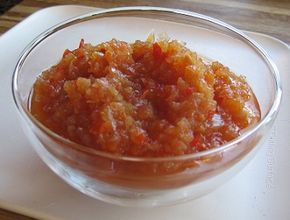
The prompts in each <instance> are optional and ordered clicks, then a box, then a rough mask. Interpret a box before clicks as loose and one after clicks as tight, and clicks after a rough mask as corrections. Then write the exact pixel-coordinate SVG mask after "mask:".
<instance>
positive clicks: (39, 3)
mask: <svg viewBox="0 0 290 220" xmlns="http://www.w3.org/2000/svg"><path fill="white" fill-rule="evenodd" d="M64 4H76V5H86V6H95V7H99V8H110V7H118V6H133V5H146V6H162V7H170V8H180V9H186V10H190V11H194V12H198V13H202V14H205V15H209V16H212V17H215V18H218V19H220V20H223V21H225V22H227V23H229V24H231V25H233V26H235V27H237V28H240V29H243V30H249V31H255V32H261V33H265V34H268V35H271V36H273V37H276V38H278V39H280V40H282V41H284V42H285V43H287V44H290V0H277V1H275V0H236V1H233V0H147V1H146V0H138V1H134V0H119V1H114V0H110V1H107V0H24V1H22V2H20V3H19V4H17V5H16V6H14V7H13V8H11V9H10V10H8V11H7V12H6V13H4V14H3V15H1V16H0V38H1V34H3V33H5V32H6V31H7V30H9V29H10V28H12V27H13V26H14V25H16V24H17V23H19V22H21V21H22V20H23V19H25V18H26V17H28V16H29V15H30V14H32V13H34V12H36V11H38V10H40V9H42V8H45V7H49V6H54V5H64ZM12 219H17V220H29V219H32V218H29V217H25V216H21V215H19V214H17V213H12V212H9V211H7V210H3V209H0V220H12Z"/></svg>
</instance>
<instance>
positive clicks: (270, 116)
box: [12, 6, 282, 162]
mask: <svg viewBox="0 0 290 220" xmlns="http://www.w3.org/2000/svg"><path fill="white" fill-rule="evenodd" d="M126 12H127V13H129V12H143V13H147V12H153V13H168V14H171V15H172V16H175V15H176V16H178V15H181V16H185V17H190V18H191V19H199V20H201V21H202V22H206V23H210V24H211V25H215V26H218V27H221V28H224V29H226V30H227V31H230V32H231V33H232V34H234V35H236V36H238V37H239V38H240V40H242V41H244V42H245V43H247V44H248V45H250V46H251V47H252V49H254V50H255V51H256V52H257V53H258V54H259V55H260V56H261V57H262V58H263V60H264V62H265V63H266V64H267V66H268V68H269V69H270V71H271V76H272V78H273V81H274V87H275V91H274V100H273V103H272V106H271V107H270V110H268V112H267V113H266V114H265V115H264V117H263V118H261V120H260V121H259V122H258V123H256V124H255V125H253V126H251V127H249V128H247V129H246V130H245V132H243V133H242V134H241V135H240V136H238V137H237V138H235V139H233V140H231V141H229V142H227V143H226V144H224V145H221V146H219V147H217V148H212V149H209V150H205V151H201V152H197V153H192V154H184V155H176V156H166V157H136V156H123V155H119V154H112V153H109V152H105V151H100V150H96V149H92V148H90V147H88V146H85V145H81V144H78V143H75V142H73V141H71V140H69V139H66V138H64V137H62V136H60V135H58V134H57V133H55V132H53V131H52V130H50V129H48V128H47V127H45V126H44V125H43V124H42V123H40V122H39V121H38V120H37V119H36V118H35V117H34V116H33V115H32V114H31V113H30V111H28V110H27V109H26V108H24V107H23V106H22V104H21V99H20V94H19V91H18V75H19V72H20V70H21V68H22V66H23V64H24V62H25V60H26V58H27V57H28V56H29V54H30V53H31V52H32V51H33V49H34V48H35V47H36V46H37V45H38V44H40V43H41V42H42V41H43V40H45V39H46V38H47V37H49V36H50V35H52V34H53V33H56V32H58V31H60V30H62V29H64V28H66V27H69V26H70V25H74V24H78V23H81V22H83V21H88V20H93V19H98V18H103V17H110V16H111V15H114V13H117V15H118V13H126ZM161 20H162V18H161ZM12 95H13V100H14V103H15V105H16V108H17V110H18V112H19V113H20V115H21V116H22V117H23V118H24V119H26V120H27V121H29V122H32V123H33V124H34V125H36V127H37V128H38V129H40V130H41V131H42V132H44V133H46V134H47V135H49V136H50V137H52V138H54V139H56V140H58V141H60V142H62V143H64V144H67V145H69V146H70V147H73V148H74V149H75V150H77V151H81V152H83V153H87V154H92V155H95V156H101V157H106V158H110V159H115V160H127V161H135V162H148V161H152V162H160V161H176V160H187V159H196V158H201V157H205V156H210V155H214V154H216V153H221V152H223V151H226V150H229V149H231V148H233V147H235V146H237V144H238V143H239V142H241V141H243V140H244V139H246V138H247V137H249V136H251V135H252V134H253V133H255V132H257V131H258V130H259V129H260V128H262V127H263V126H264V125H266V124H269V123H270V122H272V121H273V120H274V119H275V118H276V116H277V113H278V111H279V107H280V104H281V98H282V83H281V79H280V75H279V71H278V68H277V66H276V65H275V63H274V62H273V61H272V59H271V58H270V57H269V55H268V54H267V52H266V51H265V50H264V49H263V48H262V47H261V46H260V45H259V44H257V43H256V42H255V41H254V40H252V39H251V38H249V37H248V36H247V35H246V34H244V33H243V32H242V31H240V30H238V29H236V28H235V27H233V26H231V25H229V24H227V23H225V22H223V21H220V20H218V19H215V18H212V17H209V16H206V15H202V14H199V13H195V12H191V11H186V10H181V9H171V8H164V7H148V6H133V7H118V8H111V9H104V10H97V11H92V12H89V13H86V14H84V15H81V16H77V17H74V18H71V19H68V20H65V21H63V22H61V23H59V24H56V25H54V26H52V27H51V28H49V29H47V30H46V31H44V32H42V33H41V34H40V35H38V36H37V37H36V38H34V40H32V41H31V42H30V43H29V44H28V45H27V46H26V47H25V49H24V50H23V51H22V53H21V55H20V58H19V60H18V61H17V64H16V66H15V69H14V72H13V75H12Z"/></svg>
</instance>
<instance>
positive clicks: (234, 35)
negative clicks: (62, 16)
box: [12, 7, 282, 206]
mask: <svg viewBox="0 0 290 220" xmlns="http://www.w3.org/2000/svg"><path fill="white" fill-rule="evenodd" d="M151 32H154V33H156V34H160V33H166V34H167V35H168V36H169V37H170V38H172V39H178V40H180V41H184V42H186V44H187V47H189V48H191V49H192V50H195V51H197V53H199V54H200V55H202V56H204V57H207V58H209V59H210V60H218V61H220V62H221V63H223V64H225V65H227V66H229V67H230V69H231V70H233V71H234V72H236V73H237V74H243V75H245V76H246V77H247V81H248V83H249V84H250V85H251V87H252V89H253V91H254V93H255V94H256V96H257V99H258V101H259V104H260V108H261V112H262V119H261V121H260V122H259V123H258V124H256V125H255V126H253V127H251V128H249V129H247V130H246V131H245V132H244V133H243V134H242V135H241V136H240V137H239V138H237V139H235V140H233V141H231V142H229V143H227V144H226V145H223V146H221V147H219V148H216V149H212V150H208V151H204V152H200V153H195V154H189V155H183V156H175V157H162V158H140V157H124V156H116V155H112V154H109V153H105V152H100V151H97V150H93V149H90V148H88V147H86V146H82V145H79V144H76V143H73V142H71V141H69V140H67V139H64V138H62V137H60V136H59V135H57V134H56V133H54V132H52V131H51V130H49V129H47V128H46V127H44V126H43V125H42V124H41V123H39V122H38V121H37V120H36V119H35V118H34V117H33V116H32V115H31V113H30V111H29V108H30V93H31V90H32V87H33V83H34V82H35V80H36V78H37V76H38V75H39V74H40V73H41V72H42V71H43V70H45V69H47V68H49V67H50V66H52V65H53V64H55V63H57V62H58V61H59V60H60V58H61V56H62V53H63V51H64V50H65V49H67V48H69V49H73V48H76V47H77V45H78V42H79V41H80V39H81V38H84V39H85V41H86V42H90V43H92V44H97V43H100V42H104V41H107V40H110V39H112V38H116V39H120V40H125V41H129V42H133V41H135V40H136V39H141V40H145V39H146V37H147V36H148V34H149V33H151ZM12 90H13V95H14V100H15V104H16V106H17V108H18V110H19V113H20V115H21V119H22V120H21V121H22V125H23V127H24V131H25V132H26V133H27V136H28V137H29V138H30V140H31V143H32V144H33V146H34V148H35V149H36V151H37V153H38V154H39V156H40V157H41V158H42V159H43V161H44V162H45V163H46V164H47V165H48V166H49V167H50V168H51V169H52V170H53V171H54V172H55V173H56V174H57V175H59V176H60V177H61V178H63V179H64V180H65V181H66V182H67V183H68V184H70V185H71V186H73V187H75V188H76V189H78V190H79V191H81V192H83V193H85V194H87V195H89V196H92V197H94V198H97V199H100V200H103V201H106V202H109V203H114V204H119V205H133V206H158V205H168V204H174V203H178V202H181V201H186V200H189V199H193V198H197V197H199V196H201V195H204V194H205V193H207V192H210V191H211V190H213V189H215V188H217V187H218V186H219V185H221V184H222V183H224V182H225V181H226V180H228V179H229V178H230V177H232V176H233V175H234V174H236V173H237V172H238V171H239V170H240V169H241V168H242V167H244V166H245V165H246V164H247V163H248V161H249V160H250V159H251V158H252V157H253V155H254V153H255V152H256V150H257V149H258V145H260V143H261V142H262V140H263V139H264V138H263V137H265V136H266V134H267V133H268V131H269V129H270V127H271V125H272V124H273V122H274V120H275V117H276V115H277V112H278V108H279V104H280V101H281V95H282V91H281V82H280V78H279V74H278V71H277V68H276V67H275V65H274V63H273V62H272V61H271V60H270V58H269V56H268V55H267V54H266V53H265V51H264V50H263V49H262V48H261V47H260V46H258V45H257V44H256V43H255V42H254V41H252V40H251V39H249V38H248V37H247V36H246V35H245V34H243V33H242V32H241V31H239V30H237V29H235V28H233V27H231V26H230V25H227V24H225V23H223V22H221V21H218V20H216V19H213V18H210V17H207V16H204V15H200V14H196V13H193V12H187V11H182V10H175V9H166V8H152V7H128V8H116V9H109V10H103V11H96V12H91V13H89V14H86V15H83V16H80V17H77V18H74V19H71V20H68V21H65V22H63V23H61V24H59V25H56V26H54V27H52V28H51V29H49V30H47V31H45V32H44V33H42V34H41V35H40V36H38V37H37V38H36V39H35V40H33V42H31V43H30V44H29V45H28V46H27V47H26V49H25V50H24V51H23V54H22V56H21V58H20V59H19V61H18V63H17V66H16V68H15V72H14V75H13V86H12Z"/></svg>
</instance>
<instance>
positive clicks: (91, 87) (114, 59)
mask: <svg viewBox="0 0 290 220" xmlns="http://www.w3.org/2000/svg"><path fill="white" fill-rule="evenodd" d="M31 112H32V114H33V115H34V116H35V117H36V118H37V119H38V120H39V121H40V122H41V123H43V124H44V125H45V126H46V127H48V128H49V129H51V130H52V131H54V132H55V133H57V134H59V135H60V136H62V137H64V138H67V139H69V140H71V141H73V142H76V143H79V144H82V145H85V146H88V147H90V148H93V149H96V150H100V151H105V152H110V153H112V154H117V155H126V156H137V157H165V156H175V155H184V154H191V153H195V152H200V151H204V150H208V149H211V148H217V147H219V146H221V145H223V144H225V143H226V142H228V141H230V140H233V139H234V138H236V137H238V136H239V135H240V134H241V133H242V132H243V129H245V128H247V127H249V126H250V125H252V124H254V123H257V122H258V121H259V120H260V110H259V105H258V103H257V100H256V98H255V95H254V94H253V92H252V90H251V88H250V87H249V85H248V84H247V82H246V80H245V78H244V77H242V76H237V75H235V74H234V73H233V72H231V71H230V70H229V68H228V67H225V66H223V65H222V64H220V63H218V62H212V63H210V64H208V63H206V62H204V61H203V60H202V59H201V58H200V57H199V56H198V55H197V54H196V53H195V52H193V51H191V50H189V49H188V48H186V47H185V45H184V44H182V43H180V42H178V41H176V40H168V39H161V40H158V41H152V40H151V41H150V40H148V41H145V42H144V41H139V40H137V41H135V42H134V43H127V42H124V41H119V40H115V39H113V40H111V41H108V42H105V43H101V44H98V45H96V46H93V45H91V44H87V43H84V41H83V40H81V42H80V45H79V48H77V49H75V50H73V51H70V50H66V51H64V54H63V57H62V59H61V60H60V62H59V63H58V64H56V65H54V66H52V67H51V68H50V69H48V70H45V71H44V72H43V73H42V74H41V75H40V76H39V77H38V79H37V80H36V82H35V84H34V88H33V94H32V100H31Z"/></svg>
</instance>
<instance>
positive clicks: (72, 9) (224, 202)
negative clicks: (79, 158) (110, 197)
mask: <svg viewBox="0 0 290 220" xmlns="http://www.w3.org/2000/svg"><path fill="white" fill-rule="evenodd" d="M91 10H95V9H94V8H89V7H83V6H58V7H52V8H47V9H44V10H41V11H38V12H37V13H35V14H33V15H32V16H30V17H29V18H27V19H26V20H24V21H23V22H21V23H20V24H18V25H17V26H16V27H14V28H13V29H11V30H10V31H8V32H7V33H5V34H4V35H2V36H1V37H0V48H1V50H0V70H1V73H0V96H1V98H0V108H1V112H0V113H1V114H0V140H1V145H0V150H1V153H0V206H1V207H3V208H7V209H10V210H14V211H16V212H20V213H24V214H26V215H29V216H34V217H38V218H42V219H69V220H72V219H92V218H97V219H135V218H136V216H137V217H138V218H139V219H141V220H142V219H193V218H195V219H225V220H226V219H279V220H280V219H281V220H283V219H285V220H286V219H289V218H290V209H289V207H290V197H289V195H290V187H289V186H290V172H289V170H290V160H289V156H288V155H290V150H289V149H290V148H289V147H290V146H289V143H288V141H289V134H288V133H289V130H290V115H289V113H288V112H287V109H290V100H289V98H288V97H289V96H290V76H289V72H290V65H289V60H290V52H289V47H288V46H287V45H286V44H284V43H282V42H281V41H279V40H277V39H275V38H272V37H269V36H266V35H261V34H257V33H248V34H249V35H251V37H252V38H254V39H255V40H256V41H257V42H258V43H260V44H261V45H262V46H263V47H264V48H265V49H266V50H267V51H268V53H269V54H270V56H271V57H272V58H273V60H274V61H275V62H276V64H277V66H278V68H279V70H280V73H281V77H282V80H283V88H284V99H283V103H282V108H281V111H280V114H279V116H278V118H277V122H276V124H275V126H274V128H273V130H272V135H271V138H270V139H269V140H268V141H267V143H266V144H265V145H264V146H263V148H262V149H261V150H260V151H259V153H258V155H257V156H256V157H255V159H254V160H253V161H252V162H251V163H250V164H249V165H248V166H247V167H246V168H245V169H244V170H243V171H242V172H241V173H239V174H238V175H237V176H236V177H234V178H233V179H232V180H231V181H229V182H228V183H226V184H225V185H223V186H222V187H220V188H219V189H217V190H216V191H215V192H213V193H211V194H209V195H207V196H204V197H202V198H200V199H197V200H194V201H191V202H188V203H185V204H181V205H177V206H172V207H162V208H154V209H150V211H149V210H148V209H141V208H134V209H132V208H123V207H117V206H112V205H109V204H105V203H102V202H99V201H97V200H94V199H91V198H89V197H87V196H85V195H82V194H81V193H79V192H77V191H76V190H74V189H72V188H71V187H70V186H68V185H67V184H65V183H64V182H63V181H62V180H61V179H60V178H58V177H57V176H56V175H55V174H53V173H52V172H51V171H50V170H49V169H48V168H47V167H46V166H45V165H44V164H43V163H42V162H41V161H40V159H39V158H38V156H37V155H36V153H35V152H34V151H33V149H32V148H31V146H30V144H29V142H28V140H27V138H26V137H25V136H24V134H23V132H22V130H21V129H20V126H19V121H18V118H17V117H16V109H15V107H14V103H13V100H12V95H11V89H10V84H11V75H12V72H13V68H14V65H15V63H16V61H17V59H18V57H19V54H20V52H21V51H22V50H23V48H24V47H25V45H27V44H28V43H29V42H30V41H31V40H32V39H33V38H34V37H35V36H36V35H37V34H39V33H40V32H42V31H44V30H45V29H47V28H48V27H50V26H52V25H54V24H56V23H58V22H60V21H62V20H65V19H67V18H70V17H73V16H76V15H80V14H83V13H85V12H88V11H91Z"/></svg>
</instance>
